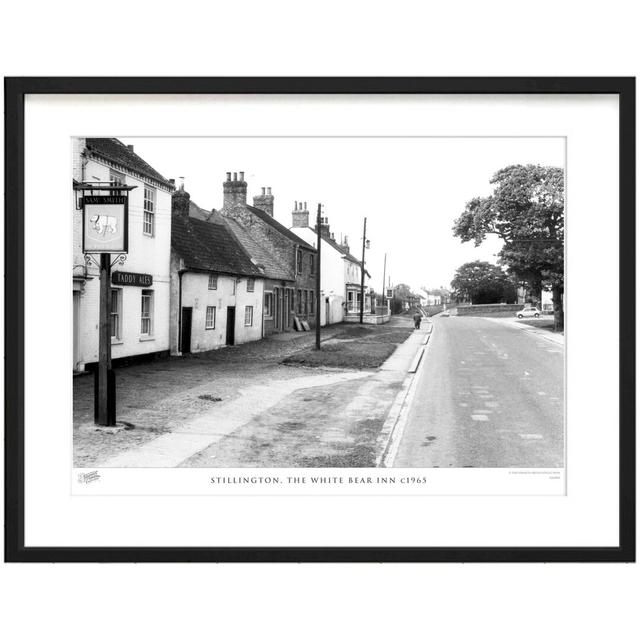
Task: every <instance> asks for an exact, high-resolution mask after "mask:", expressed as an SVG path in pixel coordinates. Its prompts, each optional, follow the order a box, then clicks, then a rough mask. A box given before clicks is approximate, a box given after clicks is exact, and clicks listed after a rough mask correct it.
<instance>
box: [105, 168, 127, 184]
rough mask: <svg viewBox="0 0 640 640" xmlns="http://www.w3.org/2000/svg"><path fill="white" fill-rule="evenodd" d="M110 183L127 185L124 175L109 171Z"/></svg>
mask: <svg viewBox="0 0 640 640" xmlns="http://www.w3.org/2000/svg"><path fill="white" fill-rule="evenodd" d="M109 182H111V183H112V184H113V185H126V184H127V183H126V181H125V179H124V174H123V173H119V172H117V171H113V170H112V171H109Z"/></svg>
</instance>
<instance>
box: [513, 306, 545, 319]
mask: <svg viewBox="0 0 640 640" xmlns="http://www.w3.org/2000/svg"><path fill="white" fill-rule="evenodd" d="M516 316H517V317H518V318H539V317H540V309H538V308H537V307H525V308H524V309H520V311H516Z"/></svg>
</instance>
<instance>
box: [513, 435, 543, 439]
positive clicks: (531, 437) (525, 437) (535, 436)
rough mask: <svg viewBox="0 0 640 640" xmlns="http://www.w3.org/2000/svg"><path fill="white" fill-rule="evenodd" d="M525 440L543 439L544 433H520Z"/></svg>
mask: <svg viewBox="0 0 640 640" xmlns="http://www.w3.org/2000/svg"><path fill="white" fill-rule="evenodd" d="M518 435H519V436H520V437H521V438H522V439H523V440H542V435H541V434H539V433H519V434H518Z"/></svg>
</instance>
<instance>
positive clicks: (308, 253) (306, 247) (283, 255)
mask: <svg viewBox="0 0 640 640" xmlns="http://www.w3.org/2000/svg"><path fill="white" fill-rule="evenodd" d="M223 196H224V201H223V205H222V209H221V211H220V213H221V214H222V215H223V216H224V217H225V218H226V219H227V220H228V222H229V227H230V228H231V230H232V231H233V232H234V234H236V237H237V238H238V240H239V241H240V242H241V244H242V245H243V246H244V247H245V249H247V250H248V252H249V254H250V255H251V257H252V258H253V259H254V261H255V263H256V264H257V265H258V266H260V267H262V268H264V273H265V278H266V282H265V292H264V296H265V298H264V314H265V316H264V318H265V334H266V333H270V332H272V331H290V330H292V329H294V328H296V319H297V320H298V321H301V322H308V323H309V326H315V289H316V275H315V267H316V259H317V255H316V254H317V252H316V250H315V248H314V247H313V246H311V245H310V244H308V243H307V242H306V241H304V240H303V239H302V238H300V237H299V236H297V235H296V234H295V233H293V232H292V231H290V230H289V229H287V227H285V226H284V225H283V224H281V223H280V222H278V221H277V220H276V219H275V218H274V217H273V213H274V211H273V207H274V198H273V195H272V194H271V189H270V188H269V190H268V192H267V189H266V188H264V189H263V193H262V196H256V197H255V199H254V205H256V206H251V205H248V204H247V183H246V182H245V180H244V172H240V173H239V175H238V174H237V173H234V174H233V176H232V174H231V173H227V179H226V181H225V182H224V183H223ZM258 205H259V206H258ZM260 206H262V207H265V208H264V209H262V208H260ZM298 326H299V325H298Z"/></svg>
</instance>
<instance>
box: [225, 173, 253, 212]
mask: <svg viewBox="0 0 640 640" xmlns="http://www.w3.org/2000/svg"><path fill="white" fill-rule="evenodd" d="M222 190H223V194H224V198H223V204H222V208H223V209H231V208H233V207H235V206H237V205H241V206H245V205H246V204H247V183H246V182H245V181H244V171H241V172H240V179H239V180H238V174H237V173H236V172H234V174H233V180H232V179H231V172H230V171H227V181H226V182H224V183H223V185H222Z"/></svg>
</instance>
